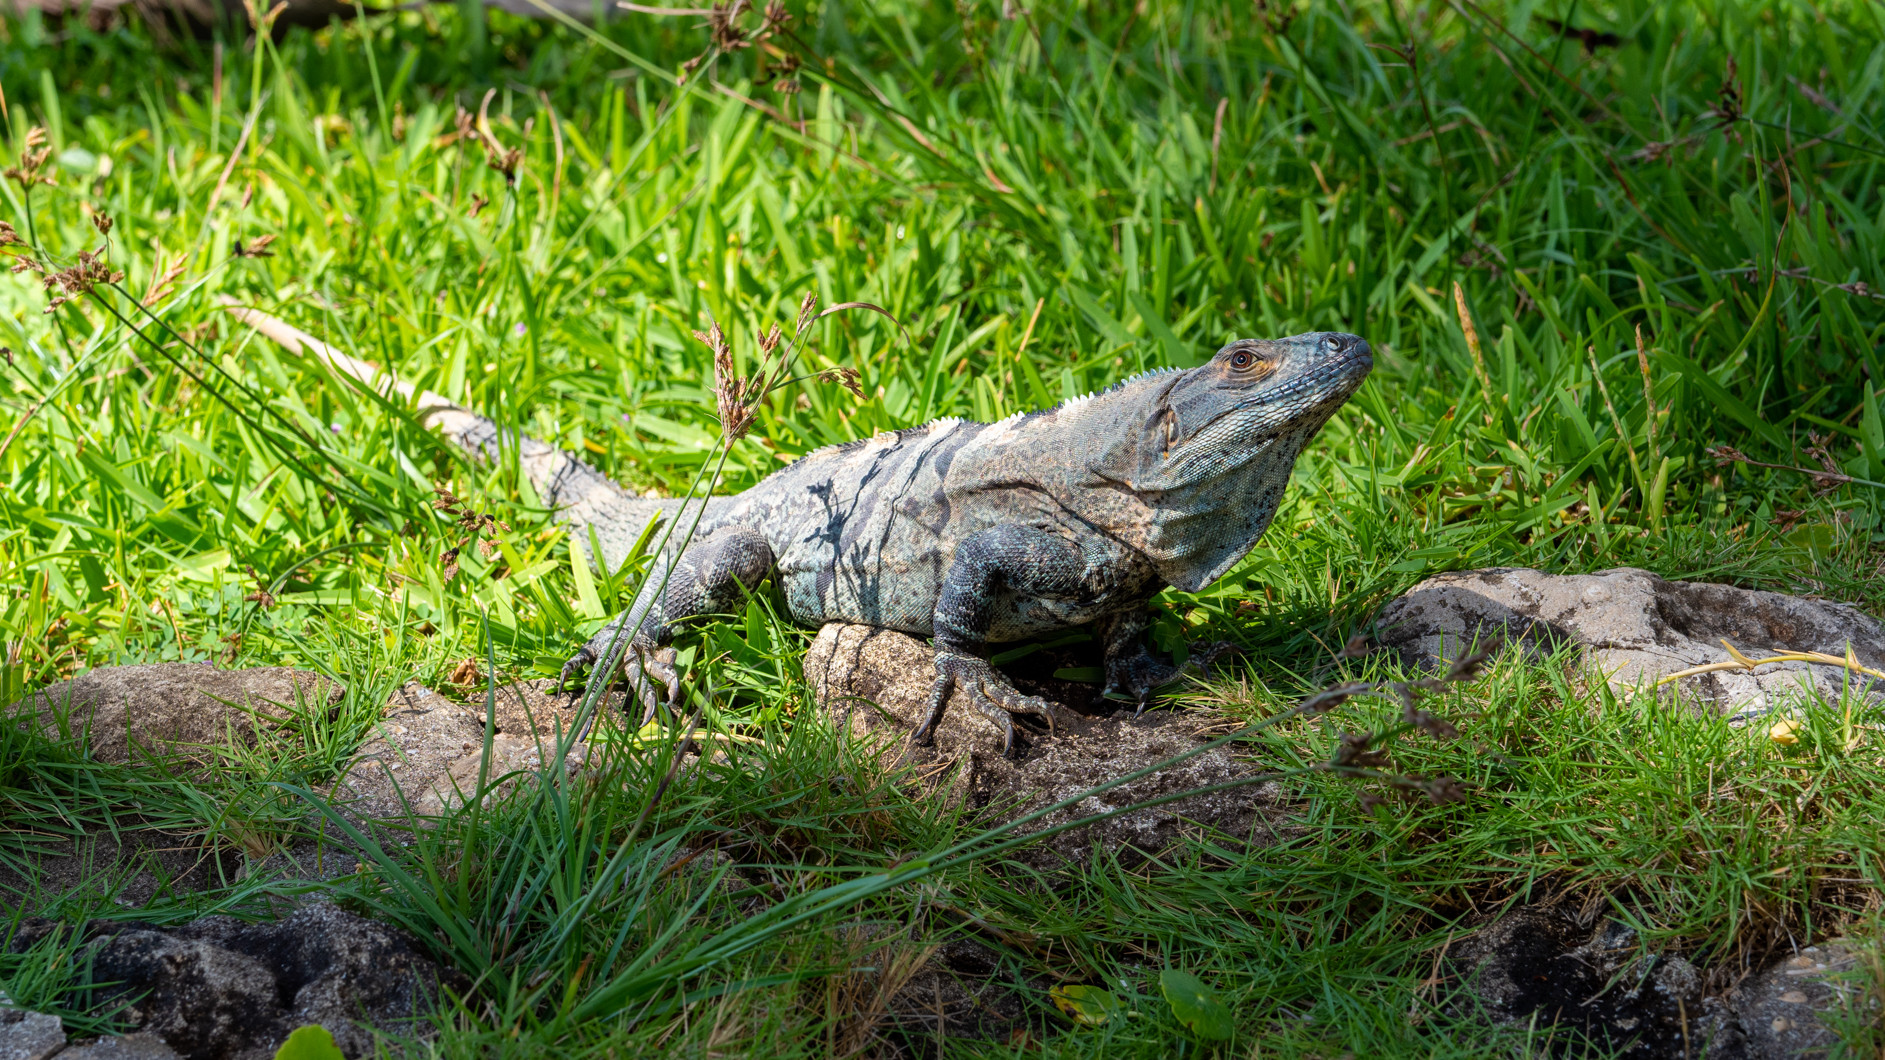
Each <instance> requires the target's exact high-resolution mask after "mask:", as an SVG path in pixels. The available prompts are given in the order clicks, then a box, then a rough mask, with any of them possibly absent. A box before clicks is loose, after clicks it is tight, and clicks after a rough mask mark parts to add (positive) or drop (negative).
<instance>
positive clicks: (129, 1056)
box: [59, 1031, 181, 1060]
mask: <svg viewBox="0 0 1885 1060" xmlns="http://www.w3.org/2000/svg"><path fill="white" fill-rule="evenodd" d="M59 1060H181V1056H180V1054H179V1053H178V1052H177V1051H176V1050H175V1049H172V1048H171V1047H170V1046H168V1045H165V1044H164V1040H163V1039H162V1038H159V1037H157V1036H156V1035H155V1034H145V1033H144V1032H142V1031H139V1032H138V1033H136V1034H127V1035H125V1036H124V1037H122V1038H98V1039H96V1040H94V1041H90V1042H86V1043H85V1044H84V1045H74V1046H71V1047H69V1048H68V1049H66V1051H65V1052H62V1053H60V1054H59Z"/></svg>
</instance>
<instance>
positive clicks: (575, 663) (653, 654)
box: [556, 634, 681, 725]
mask: <svg viewBox="0 0 1885 1060" xmlns="http://www.w3.org/2000/svg"><path fill="white" fill-rule="evenodd" d="M599 639H601V635H600V634H598V636H597V640H599ZM611 647H614V646H612V645H608V644H604V645H602V651H601V652H599V651H598V650H597V645H596V640H591V641H590V642H589V643H588V644H585V645H583V646H582V647H580V648H578V649H576V653H575V654H574V655H571V656H570V657H569V659H568V661H566V662H564V663H563V670H562V672H561V674H559V675H558V676H557V679H556V688H557V691H558V692H561V691H562V690H563V688H564V687H565V686H569V685H571V683H572V679H573V678H574V677H575V676H576V675H578V674H580V673H581V672H582V671H583V670H584V669H585V668H587V667H593V666H596V663H597V661H598V660H599V659H600V658H601V656H602V653H603V652H606V651H608V650H609V649H610V648H611ZM616 650H617V651H620V648H616ZM622 654H623V658H622V665H621V668H620V669H621V672H622V676H624V677H626V678H627V679H628V687H629V688H630V690H632V691H633V692H634V694H635V698H636V699H638V700H640V701H641V705H642V708H643V710H642V716H641V724H643V725H646V724H648V723H649V722H650V721H652V720H654V716H655V711H656V709H657V708H659V706H660V704H661V703H662V702H663V700H661V699H658V698H656V696H655V690H654V682H656V681H659V682H660V683H661V685H662V687H663V688H665V689H666V690H667V696H666V698H665V701H666V703H667V704H668V709H669V711H670V712H673V710H674V708H675V707H676V705H678V704H679V702H680V699H681V678H680V674H679V673H677V672H676V670H675V663H676V661H677V660H678V659H679V656H678V654H677V653H676V652H675V650H674V649H673V648H672V647H668V646H665V645H664V646H661V647H656V648H649V647H647V646H646V645H643V644H631V645H628V646H627V651H626V652H623V653H622ZM608 679H609V675H608V674H605V673H603V672H601V668H599V667H598V668H597V670H596V672H594V673H593V674H591V680H595V681H600V682H603V683H606V682H607V681H608ZM570 691H571V694H574V692H575V689H574V688H573V687H572V688H571V689H570Z"/></svg>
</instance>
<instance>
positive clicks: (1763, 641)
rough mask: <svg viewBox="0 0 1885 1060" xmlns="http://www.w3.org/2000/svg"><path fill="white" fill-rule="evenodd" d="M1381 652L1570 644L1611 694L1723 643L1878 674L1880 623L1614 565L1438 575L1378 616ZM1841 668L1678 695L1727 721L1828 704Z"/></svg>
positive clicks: (1719, 658) (1410, 655) (1848, 611)
mask: <svg viewBox="0 0 1885 1060" xmlns="http://www.w3.org/2000/svg"><path fill="white" fill-rule="evenodd" d="M1375 625H1376V630H1377V637H1378V638H1379V639H1380V641H1381V643H1382V644H1383V645H1384V646H1386V647H1388V648H1391V649H1393V650H1395V651H1396V652H1398V653H1399V655H1400V656H1401V658H1402V660H1403V661H1404V662H1406V663H1408V664H1409V665H1412V666H1419V667H1433V666H1435V665H1437V664H1439V663H1440V661H1441V660H1449V659H1454V658H1457V657H1459V656H1460V655H1462V654H1464V653H1465V652H1466V651H1468V650H1470V647H1471V645H1472V644H1474V643H1475V642H1480V643H1483V642H1485V641H1486V640H1487V639H1489V638H1491V637H1495V636H1496V637H1500V638H1503V639H1505V640H1507V641H1512V642H1516V643H1520V644H1523V645H1524V646H1526V647H1527V648H1529V649H1531V650H1532V651H1534V652H1535V653H1544V652H1549V651H1551V650H1553V649H1555V648H1557V647H1559V646H1563V645H1573V646H1576V647H1578V648H1580V649H1581V650H1582V653H1583V655H1584V657H1585V660H1586V661H1587V662H1590V663H1592V664H1594V665H1595V666H1596V667H1597V668H1598V669H1600V670H1601V671H1602V672H1603V673H1604V675H1605V676H1606V677H1607V678H1608V679H1609V681H1610V683H1611V684H1612V685H1613V686H1615V687H1617V688H1618V689H1628V688H1634V687H1636V686H1637V685H1639V684H1646V683H1650V682H1653V681H1655V680H1656V679H1657V678H1660V677H1663V676H1665V675H1667V674H1671V673H1674V672H1676V671H1678V670H1684V669H1688V668H1689V667H1692V666H1698V665H1701V664H1705V663H1716V662H1726V661H1728V660H1729V658H1730V656H1729V655H1728V651H1727V649H1726V648H1725V647H1723V645H1722V642H1723V641H1726V642H1727V643H1729V644H1732V645H1733V646H1734V647H1735V649H1736V650H1738V651H1740V652H1742V653H1743V654H1744V655H1746V656H1749V657H1752V658H1755V659H1759V658H1763V657H1765V656H1767V655H1768V654H1769V653H1770V652H1771V651H1774V650H1779V651H1814V652H1822V653H1825V654H1829V655H1834V656H1839V657H1842V658H1843V657H1844V656H1845V654H1846V649H1847V647H1848V645H1850V647H1851V649H1852V651H1853V653H1854V654H1855V655H1857V656H1858V659H1859V661H1860V662H1861V663H1862V664H1864V665H1866V666H1870V667H1872V668H1874V669H1880V668H1885V626H1881V625H1880V623H1879V621H1878V620H1877V619H1875V618H1873V617H1871V616H1870V615H1867V614H1865V613H1863V612H1861V611H1859V610H1857V609H1855V608H1852V607H1848V606H1847V605H1845V604H1839V603H1833V602H1831V601H1827V600H1811V599H1807V598H1804V597H1798V596H1788V595H1786V594H1784V593H1770V592H1761V591H1758V590H1753V589H1738V588H1735V587H1734V586H1731V585H1716V584H1711V583H1706V582H1681V581H1667V580H1665V579H1663V578H1659V577H1657V576H1656V575H1654V574H1651V573H1649V572H1648V571H1642V570H1635V569H1632V568H1628V567H1624V568H1619V569H1617V570H1610V571H1603V572H1601V573H1598V574H1578V575H1559V574H1546V573H1544V572H1543V571H1536V570H1530V569H1526V568H1511V567H1501V568H1490V569H1486V570H1471V571H1456V572H1453V573H1449V574H1441V575H1436V576H1435V577H1432V578H1428V579H1427V580H1426V581H1423V582H1421V583H1420V584H1418V585H1416V586H1414V587H1413V588H1412V589H1409V590H1408V591H1407V593H1406V594H1405V595H1403V596H1401V597H1400V598H1399V599H1397V600H1394V601H1392V602H1391V603H1389V604H1388V605H1387V606H1386V607H1384V608H1382V609H1381V613H1380V615H1379V616H1377V617H1376V620H1375ZM1865 680H1866V679H1865V678H1863V677H1859V678H1854V677H1852V676H1850V675H1848V673H1847V671H1845V670H1844V669H1843V668H1840V667H1831V666H1814V665H1809V664H1807V663H1779V664H1775V665H1773V666H1766V667H1762V668H1761V669H1760V670H1758V671H1755V672H1752V673H1750V672H1748V671H1745V670H1731V671H1716V672H1714V673H1708V674H1701V675H1697V676H1693V677H1687V678H1684V679H1683V680H1682V681H1681V687H1682V689H1683V691H1684V692H1685V693H1687V694H1689V695H1691V696H1695V697H1698V698H1700V699H1701V700H1703V701H1705V702H1708V703H1711V704H1712V705H1713V706H1714V707H1715V709H1717V710H1720V711H1723V712H1727V713H1743V714H1757V713H1763V712H1765V711H1767V710H1768V709H1770V708H1771V707H1773V706H1776V705H1778V704H1779V702H1780V701H1782V700H1786V699H1798V698H1800V696H1801V694H1802V683H1803V682H1805V683H1806V684H1807V685H1808V686H1810V687H1812V688H1814V689H1816V690H1817V691H1818V692H1819V693H1820V694H1822V695H1824V696H1827V697H1830V698H1837V697H1838V695H1839V694H1840V692H1841V690H1842V689H1843V688H1845V687H1846V686H1847V685H1848V683H1849V682H1851V683H1853V684H1854V685H1855V686H1856V687H1864V682H1865Z"/></svg>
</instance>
